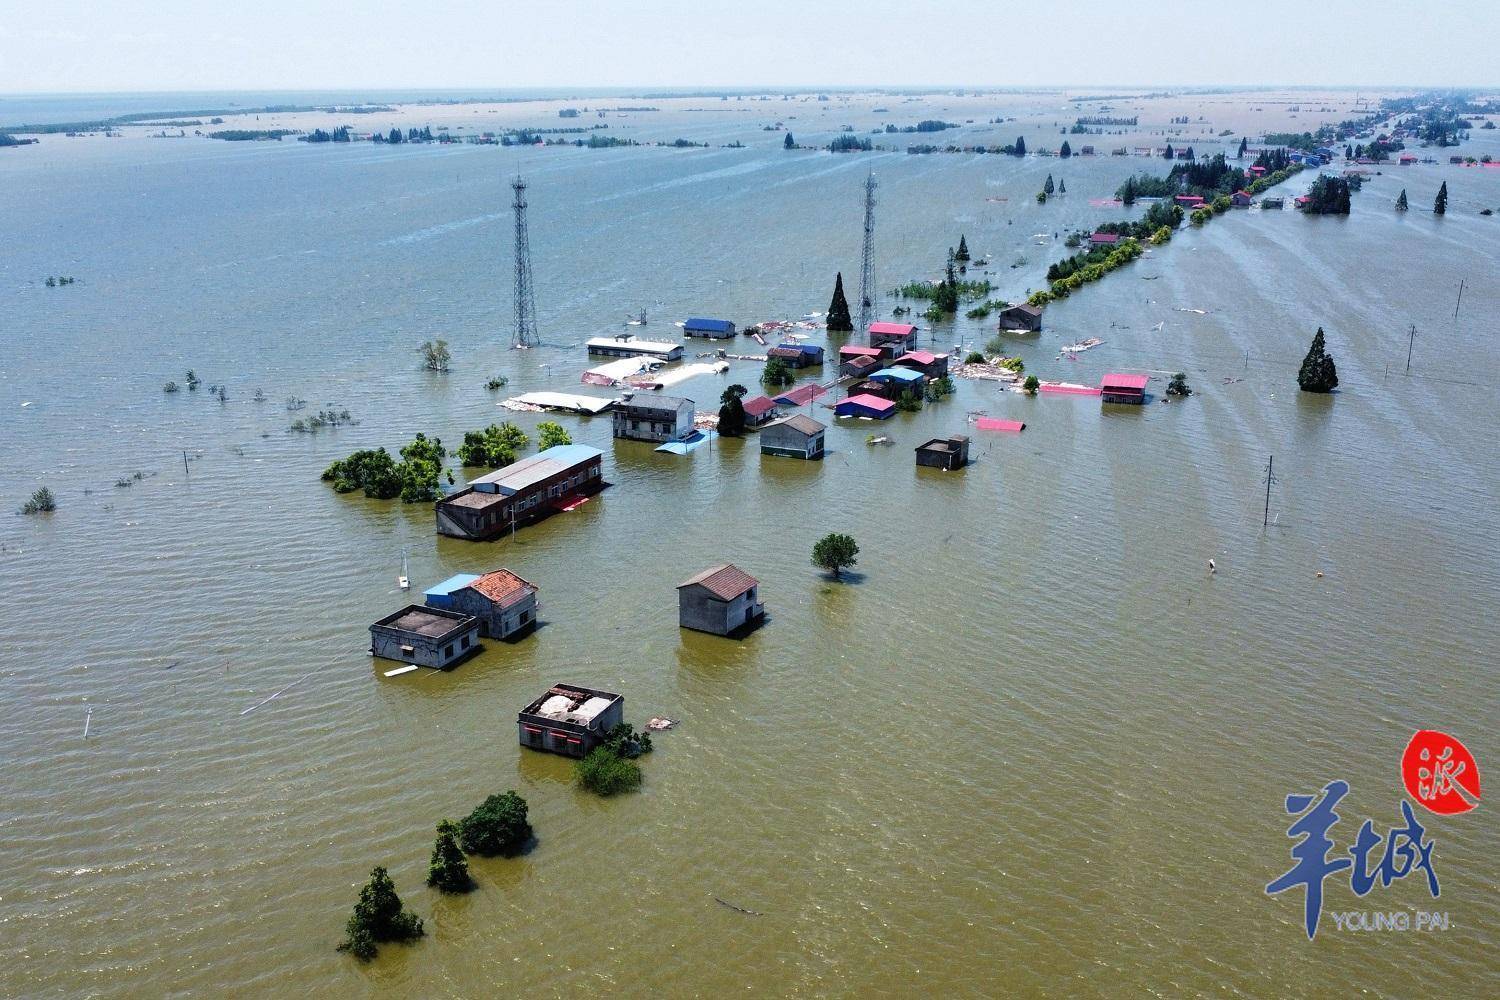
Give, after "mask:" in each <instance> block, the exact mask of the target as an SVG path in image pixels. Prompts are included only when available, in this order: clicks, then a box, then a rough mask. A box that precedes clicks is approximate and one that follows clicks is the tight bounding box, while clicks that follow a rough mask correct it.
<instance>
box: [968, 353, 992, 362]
mask: <svg viewBox="0 0 1500 1000" xmlns="http://www.w3.org/2000/svg"><path fill="white" fill-rule="evenodd" d="M988 363H989V359H988V358H986V357H985V356H984V355H983V354H980V353H979V352H978V351H970V352H969V355H968V357H966V358H964V364H966V365H983V364H988Z"/></svg>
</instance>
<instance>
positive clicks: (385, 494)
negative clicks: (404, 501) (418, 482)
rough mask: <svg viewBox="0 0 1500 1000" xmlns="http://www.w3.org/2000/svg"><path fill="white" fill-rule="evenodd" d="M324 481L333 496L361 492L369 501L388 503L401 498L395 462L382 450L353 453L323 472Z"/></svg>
mask: <svg viewBox="0 0 1500 1000" xmlns="http://www.w3.org/2000/svg"><path fill="white" fill-rule="evenodd" d="M323 481H324V482H325V483H332V484H333V488H334V490H335V492H338V493H353V492H354V491H355V490H363V491H364V494H365V496H367V497H369V498H370V499H372V500H390V499H393V498H394V497H397V496H400V495H401V474H400V473H399V472H398V471H397V467H396V461H395V459H393V458H392V457H391V456H390V453H389V452H387V451H386V450H385V449H384V448H376V449H373V450H367V451H356V452H355V453H354V454H352V455H350V456H349V457H348V458H345V459H341V460H340V461H337V462H334V463H333V464H332V465H330V466H329V467H328V468H326V469H324V470H323Z"/></svg>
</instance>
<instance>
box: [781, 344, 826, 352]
mask: <svg viewBox="0 0 1500 1000" xmlns="http://www.w3.org/2000/svg"><path fill="white" fill-rule="evenodd" d="M776 346H777V347H785V348H787V349H789V350H793V351H801V352H802V353H803V354H822V353H823V348H821V347H819V346H818V345H817V344H777V345H776Z"/></svg>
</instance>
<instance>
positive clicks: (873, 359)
mask: <svg viewBox="0 0 1500 1000" xmlns="http://www.w3.org/2000/svg"><path fill="white" fill-rule="evenodd" d="M883 356H884V354H883V352H882V351H881V350H880V348H878V347H860V346H858V345H857V344H845V345H844V346H843V347H840V348H839V374H840V375H853V374H861V375H863V374H866V372H865V371H859V372H856V371H855V370H854V368H853V365H854V362H856V361H861V360H862V361H867V362H869V364H867V365H864V366H862V367H863V368H865V369H869V368H870V367H871V366H874V367H879V365H880V362H881V359H882V358H883Z"/></svg>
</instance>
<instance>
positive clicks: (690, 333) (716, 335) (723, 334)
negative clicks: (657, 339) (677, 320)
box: [682, 318, 735, 340]
mask: <svg viewBox="0 0 1500 1000" xmlns="http://www.w3.org/2000/svg"><path fill="white" fill-rule="evenodd" d="M734 334H735V329H734V324H733V323H731V322H729V320H727V319H696V318H695V319H690V320H688V321H687V322H686V323H683V324H682V335H683V336H684V337H706V338H708V339H710V340H728V339H729V338H730V337H733V336H734Z"/></svg>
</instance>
